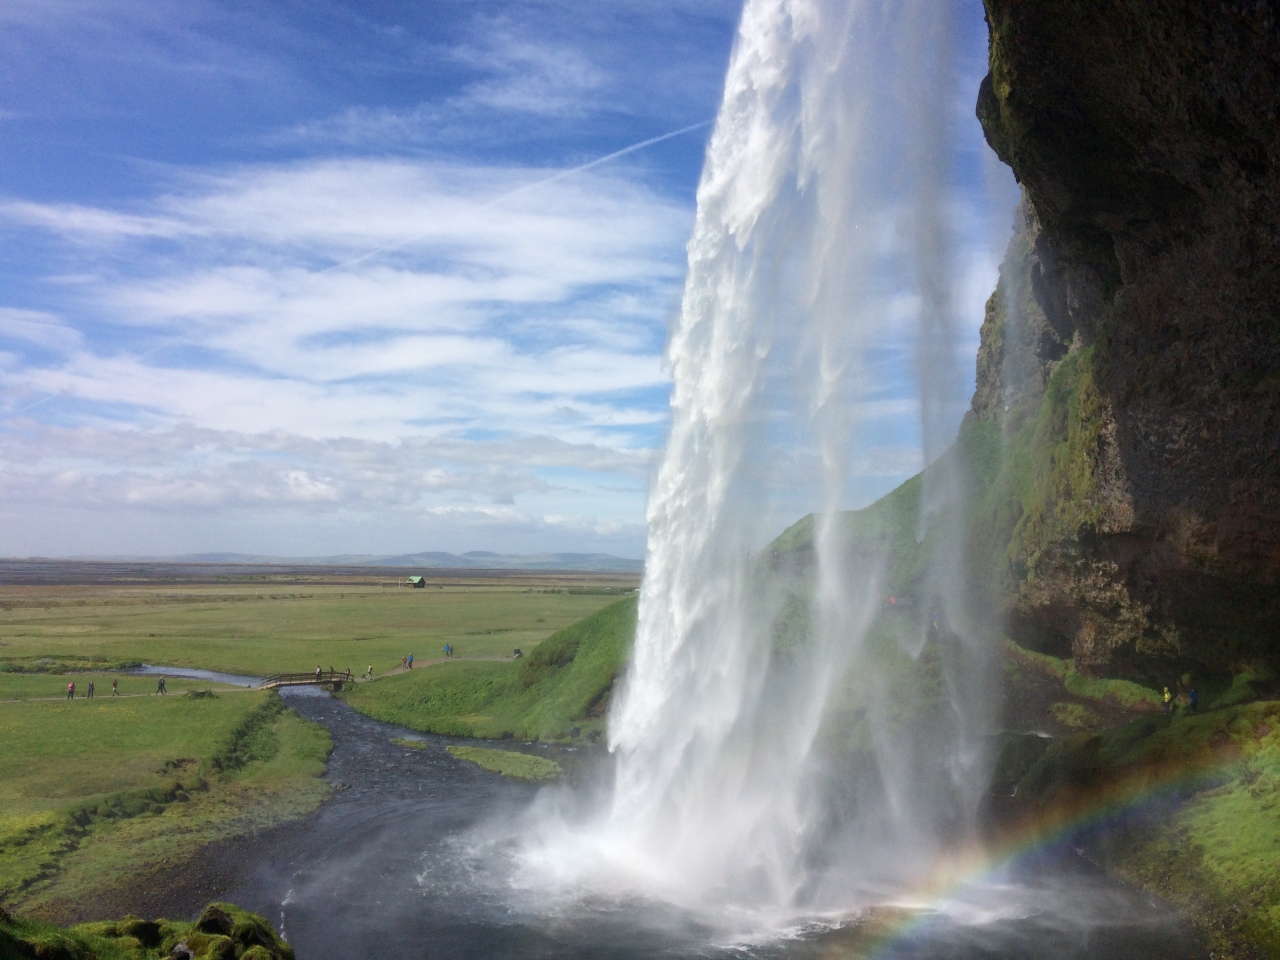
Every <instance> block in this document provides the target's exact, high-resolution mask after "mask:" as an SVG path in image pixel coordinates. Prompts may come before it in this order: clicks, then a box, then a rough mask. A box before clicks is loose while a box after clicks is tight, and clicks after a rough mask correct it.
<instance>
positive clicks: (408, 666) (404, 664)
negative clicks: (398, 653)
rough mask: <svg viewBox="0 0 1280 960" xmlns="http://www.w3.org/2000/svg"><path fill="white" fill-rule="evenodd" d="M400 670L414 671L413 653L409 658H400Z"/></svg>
mask: <svg viewBox="0 0 1280 960" xmlns="http://www.w3.org/2000/svg"><path fill="white" fill-rule="evenodd" d="M400 669H401V670H412V669H413V654H412V653H411V654H409V655H408V656H407V657H401V658H400Z"/></svg>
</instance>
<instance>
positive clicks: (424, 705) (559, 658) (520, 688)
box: [342, 598, 636, 740]
mask: <svg viewBox="0 0 1280 960" xmlns="http://www.w3.org/2000/svg"><path fill="white" fill-rule="evenodd" d="M635 617H636V600H635V598H629V599H626V600H621V601H617V602H615V603H613V604H611V605H610V606H608V607H605V608H604V609H603V610H600V611H598V612H597V613H594V614H592V615H591V616H589V617H587V618H586V619H585V620H581V621H579V622H578V623H575V624H573V625H572V626H569V627H566V628H565V629H563V630H561V631H559V632H558V633H556V634H555V635H553V636H552V637H550V638H548V639H547V640H545V641H543V642H542V643H541V644H540V645H539V646H538V647H537V648H536V649H535V650H534V651H533V652H532V653H531V654H530V655H529V656H527V657H525V658H524V659H523V660H521V661H516V662H514V663H467V662H453V663H441V664H437V665H435V666H431V667H426V668H424V669H421V670H413V671H411V672H409V673H403V674H399V675H396V676H392V677H384V678H383V679H381V680H378V681H377V682H375V683H366V684H361V685H359V686H357V687H355V688H354V689H352V690H349V691H347V692H344V693H343V694H342V697H343V698H344V699H345V700H346V701H347V702H348V703H350V704H351V705H352V706H353V707H355V708H356V709H357V710H359V711H361V712H362V713H366V714H368V715H369V716H371V717H374V718H375V719H378V720H385V721H387V722H390V723H398V724H401V725H402V726H406V727H410V728H411V729H415V730H422V731H426V732H430V733H443V734H452V735H457V736H475V737H502V736H504V735H510V736H514V737H517V738H519V739H522V740H534V739H541V740H562V739H566V738H568V737H569V731H570V729H571V728H572V727H578V728H579V729H580V730H581V732H582V734H583V735H584V736H590V735H592V734H594V733H598V732H600V731H602V730H603V728H604V710H603V707H604V703H605V698H607V696H608V694H609V692H610V690H611V689H612V686H613V681H614V678H615V677H616V676H617V674H618V673H619V671H620V670H621V669H622V667H623V666H624V664H625V662H626V658H627V655H628V652H629V650H630V647H631V641H632V638H633V637H634V635H635Z"/></svg>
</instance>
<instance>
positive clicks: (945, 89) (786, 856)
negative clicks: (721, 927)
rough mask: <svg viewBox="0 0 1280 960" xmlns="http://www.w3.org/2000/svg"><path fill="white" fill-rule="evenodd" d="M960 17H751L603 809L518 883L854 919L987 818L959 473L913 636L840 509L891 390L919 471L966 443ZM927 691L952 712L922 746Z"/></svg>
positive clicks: (705, 214) (938, 712) (880, 564)
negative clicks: (921, 690)
mask: <svg viewBox="0 0 1280 960" xmlns="http://www.w3.org/2000/svg"><path fill="white" fill-rule="evenodd" d="M949 9H950V7H949V4H945V3H944V4H939V3H936V2H935V0H894V2H885V0H747V3H746V5H745V9H744V11H743V14H742V20H741V25H740V28H739V33H738V37H737V41H736V44H735V48H734V51H733V54H732V58H731V62H730V66H729V70H728V74H727V78H726V82H725V92H724V99H723V103H722V106H721V108H720V112H719V115H718V118H717V121H716V124H715V128H714V131H713V134H712V137H711V141H710V144H709V147H708V151H707V156H706V163H705V168H704V171H703V175H702V180H701V183H700V186H699V189H698V195H697V219H696V224H695V227H694V230H693V234H692V237H691V239H690V241H689V246H688V253H689V260H688V274H687V280H686V286H685V292H684V298H683V303H682V309H681V313H680V317H679V320H678V322H677V323H676V325H675V327H674V329H673V331H672V334H671V339H670V343H669V346H668V360H669V363H670V366H671V370H672V372H673V375H674V388H673V395H672V400H671V417H672V419H671V427H670V435H669V439H668V442H667V447H666V450H665V454H664V456H663V458H662V460H661V464H660V466H659V468H658V470H657V472H656V475H655V477H654V480H653V485H652V489H651V493H650V502H649V508H648V529H649V539H648V549H647V558H646V566H645V579H644V585H643V587H642V591H641V597H640V605H639V625H638V632H637V636H636V643H635V651H634V657H633V661H632V663H631V664H630V667H629V670H628V673H627V675H626V677H625V680H624V682H623V684H622V687H621V690H620V692H619V695H618V697H617V700H616V702H615V704H614V708H613V711H612V715H611V717H610V740H609V746H610V749H611V750H612V751H613V753H614V755H615V757H616V780H615V782H614V784H613V789H612V792H611V794H610V796H609V797H608V798H607V799H606V800H604V801H603V802H602V804H601V807H600V809H599V810H598V811H597V812H596V813H595V815H593V816H588V817H583V818H580V822H577V823H575V825H574V826H573V827H572V828H569V827H565V828H564V829H563V830H550V829H547V828H546V827H545V825H544V828H543V829H542V830H540V831H539V832H538V839H537V840H534V841H530V847H529V849H530V850H531V851H533V852H531V853H529V854H528V859H527V862H530V863H533V862H536V863H537V864H538V865H539V867H540V868H542V869H552V870H554V871H556V872H557V873H558V875H559V876H560V877H561V879H565V880H568V881H571V882H572V883H573V884H575V885H577V886H578V887H579V888H582V889H586V890H589V891H596V892H599V891H602V890H608V891H613V892H620V891H621V892H630V893H637V894H641V895H645V896H656V897H660V898H665V899H667V900H669V901H670V902H676V903H681V904H684V905H690V906H694V907H697V906H704V907H706V908H707V909H720V910H723V909H740V910H744V911H748V912H751V911H755V912H757V913H758V914H761V915H763V914H765V913H770V912H773V913H775V914H778V915H792V916H794V915H796V914H803V913H806V912H807V913H809V914H812V913H814V912H815V911H825V910H841V909H849V908H856V907H857V906H858V905H860V904H865V903H870V902H874V901H875V900H876V898H878V897H884V896H887V895H890V894H891V893H892V891H894V890H895V889H899V888H900V887H901V885H902V884H904V883H907V882H909V880H910V878H911V876H912V874H913V872H914V871H918V870H923V869H925V867H926V865H927V864H928V863H929V861H930V858H931V857H933V856H934V855H936V853H937V852H938V850H939V849H940V846H941V845H942V844H944V843H945V842H946V841H947V839H948V838H949V837H951V836H953V835H954V832H955V831H956V830H957V829H961V828H962V826H963V822H964V821H965V820H966V818H968V817H969V816H970V815H971V813H972V811H973V809H974V807H975V805H976V802H977V797H978V796H979V793H980V791H981V788H982V751H981V750H980V748H979V746H978V745H979V744H980V742H981V741H980V734H981V733H982V732H983V726H984V724H985V714H984V712H983V710H982V708H981V703H982V700H983V695H984V693H985V688H986V680H985V673H984V669H983V667H982V664H981V657H980V656H978V655H977V654H976V653H975V650H976V649H977V648H976V647H975V646H974V644H973V643H972V641H970V640H969V639H967V638H968V637H969V636H970V635H971V634H972V632H973V631H972V630H971V628H970V623H969V618H968V615H967V614H966V613H965V611H964V609H963V607H964V605H963V603H962V602H961V593H962V591H961V589H960V586H959V584H960V582H961V578H960V576H959V573H958V570H959V567H960V566H962V564H963V558H962V556H961V555H960V553H959V548H960V545H959V539H958V538H957V537H955V536H954V533H955V530H956V529H957V526H956V524H954V523H951V524H947V523H944V522H942V521H941V520H939V519H938V518H939V517H940V516H942V515H943V514H945V513H946V512H947V511H946V508H947V506H948V505H949V504H954V503H955V502H956V500H957V497H959V496H960V491H961V488H962V484H963V478H962V477H960V476H958V475H957V474H956V473H955V471H953V470H950V469H948V468H947V461H946V459H945V458H944V459H943V460H942V461H940V462H939V463H938V464H937V465H936V466H935V467H934V468H932V469H931V470H930V471H928V472H927V475H926V478H925V481H924V484H923V486H924V490H923V492H922V494H921V498H920V504H921V506H920V510H919V516H918V517H913V518H912V524H913V525H914V526H915V527H916V528H918V536H919V538H920V539H924V538H927V537H930V536H932V537H933V538H934V540H936V541H937V549H935V550H934V552H933V560H932V561H931V566H930V568H929V571H927V576H926V581H927V583H928V588H927V589H926V590H924V591H923V592H922V593H921V595H920V596H919V597H917V598H916V599H915V601H914V606H913V608H912V610H911V611H910V612H909V613H904V614H903V615H902V616H898V615H897V612H896V611H894V616H893V617H887V615H886V613H885V611H886V602H887V601H886V592H885V584H886V583H887V582H888V581H887V578H888V571H887V569H886V564H887V563H888V562H889V558H888V557H887V556H884V555H877V554H876V553H875V551H874V550H873V551H868V550H867V549H866V547H865V544H864V545H863V546H862V547H859V548H857V549H854V548H852V547H851V546H850V538H849V537H848V536H847V531H846V527H847V523H846V521H845V520H844V519H843V518H842V513H841V511H842V509H843V508H844V507H845V506H846V504H847V501H848V499H849V496H850V490H851V487H852V485H853V484H855V482H856V480H857V477H858V476H859V471H865V470H866V468H867V463H868V458H871V459H874V456H875V452H874V451H875V444H876V442H877V438H878V433H880V432H883V431H882V426H881V424H882V418H883V415H884V411H885V409H886V408H887V407H891V406H892V402H891V401H886V400H885V399H883V398H884V396H885V393H886V389H887V388H886V386H885V379H886V377H887V376H888V374H886V372H885V371H886V370H887V369H899V370H902V371H905V373H904V374H903V375H904V376H906V377H908V378H909V377H910V376H911V375H912V373H914V374H915V376H916V378H917V379H918V382H919V387H920V404H919V406H920V409H921V410H922V414H921V421H920V424H919V430H920V446H921V448H922V458H921V460H922V462H923V461H924V460H925V459H926V458H927V459H928V460H933V459H936V458H937V457H938V455H939V454H940V453H941V451H942V450H943V448H944V447H945V446H946V445H947V444H948V443H949V442H950V440H951V439H952V437H953V436H954V429H955V418H954V416H952V417H951V419H950V421H948V416H950V415H951V414H953V413H954V408H955V403H956V401H957V400H959V399H960V398H959V396H958V392H959V383H960V378H959V376H958V374H957V370H956V364H955V358H954V348H953V344H952V342H951V341H952V337H951V334H950V325H951V322H952V314H953V312H954V307H953V305H952V302H951V301H952V296H951V286H952V277H951V273H952V266H951V263H950V249H951V243H952V240H951V237H950V235H949V227H948V223H949V216H950V211H949V207H948V204H949V202H950V194H949V184H948V180H947V178H948V175H949V173H948V171H949V163H950V154H949V151H950V150H951V149H952V142H951V139H952V138H951V136H950V132H949V127H948V117H949V115H950V112H951V100H950V98H951V97H952V96H953V95H954V91H953V89H952V86H951V83H952V78H953V71H952V69H951V66H950V56H951V52H950V51H951V33H950V28H949V23H948V16H949ZM911 355H914V359H915V366H914V368H913V367H912V364H911V362H910V359H907V360H906V362H903V359H902V358H903V357H904V356H906V357H908V358H910V357H911ZM895 364H896V367H895V366H894V365H895ZM949 405H950V406H949ZM948 422H949V423H950V431H951V435H945V434H946V426H945V425H946V424H947V423H948ZM808 512H813V514H814V516H815V521H814V523H813V524H812V527H811V541H812V550H811V552H810V554H808V556H810V558H811V559H810V561H809V562H808V565H807V566H806V567H805V568H804V569H803V570H802V571H800V572H799V573H796V572H794V571H792V572H791V573H788V574H786V575H784V574H783V573H780V572H779V571H778V570H776V569H774V568H773V567H772V566H771V561H770V555H769V554H767V553H762V548H763V547H764V546H765V544H767V543H768V541H769V540H770V539H771V538H772V537H773V536H774V535H776V533H777V532H778V530H779V529H781V527H782V526H783V525H785V520H784V518H790V519H795V518H796V517H799V516H802V515H804V514H805V513H808ZM952 512H953V513H954V511H952ZM775 559H776V558H775ZM935 624H936V625H935ZM886 637H887V638H888V639H887V640H886ZM886 644H887V645H888V646H887V647H886ZM926 648H928V649H926ZM937 648H945V649H942V650H941V651H940V650H939V649H937ZM926 662H927V664H928V667H927V668H926V667H925V666H923V664H925V663H926ZM913 670H914V671H916V673H911V671H913ZM904 671H905V672H906V673H905V674H904ZM930 671H932V672H930ZM904 675H909V677H908V680H905V681H904V679H903V677H904ZM918 677H926V678H927V679H928V680H929V682H931V683H935V685H936V687H937V697H936V699H937V701H938V703H940V704H942V706H941V707H937V705H936V704H935V708H931V709H932V712H930V710H929V709H926V710H924V711H923V712H922V713H921V714H920V716H919V718H918V722H914V721H912V722H908V721H910V720H911V718H907V719H906V720H904V718H903V716H902V714H903V713H904V710H906V709H907V708H906V707H905V706H904V704H905V703H906V700H904V697H903V695H902V691H903V689H904V688H905V687H904V684H905V685H907V686H909V685H910V684H911V683H914V682H915V680H914V679H911V678H918ZM907 699H908V700H909V697H907ZM907 712H910V711H907ZM549 865H550V866H549Z"/></svg>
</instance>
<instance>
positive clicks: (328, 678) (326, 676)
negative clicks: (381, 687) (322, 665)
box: [258, 670, 355, 690]
mask: <svg viewBox="0 0 1280 960" xmlns="http://www.w3.org/2000/svg"><path fill="white" fill-rule="evenodd" d="M354 681H355V675H354V674H352V675H351V676H348V675H347V673H346V671H345V670H344V671H343V672H342V673H329V672H328V671H327V670H326V671H321V672H320V673H318V674H317V673H277V674H275V675H273V676H270V677H263V678H262V679H261V680H259V681H258V689H260V690H270V689H273V688H275V687H300V686H303V685H305V684H319V685H321V686H324V685H325V684H329V683H347V682H354Z"/></svg>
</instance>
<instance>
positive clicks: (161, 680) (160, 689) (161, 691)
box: [152, 677, 169, 697]
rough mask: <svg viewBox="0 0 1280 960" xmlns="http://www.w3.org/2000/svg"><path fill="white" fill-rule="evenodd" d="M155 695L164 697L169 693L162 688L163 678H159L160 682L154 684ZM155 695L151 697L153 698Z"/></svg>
mask: <svg viewBox="0 0 1280 960" xmlns="http://www.w3.org/2000/svg"><path fill="white" fill-rule="evenodd" d="M156 693H163V694H164V695H165V696H166V697H167V696H168V695H169V691H168V690H166V689H165V688H164V677H161V678H160V682H159V683H157V684H156ZM156 693H153V694H152V696H153V697H154V696H155V695H156Z"/></svg>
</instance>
